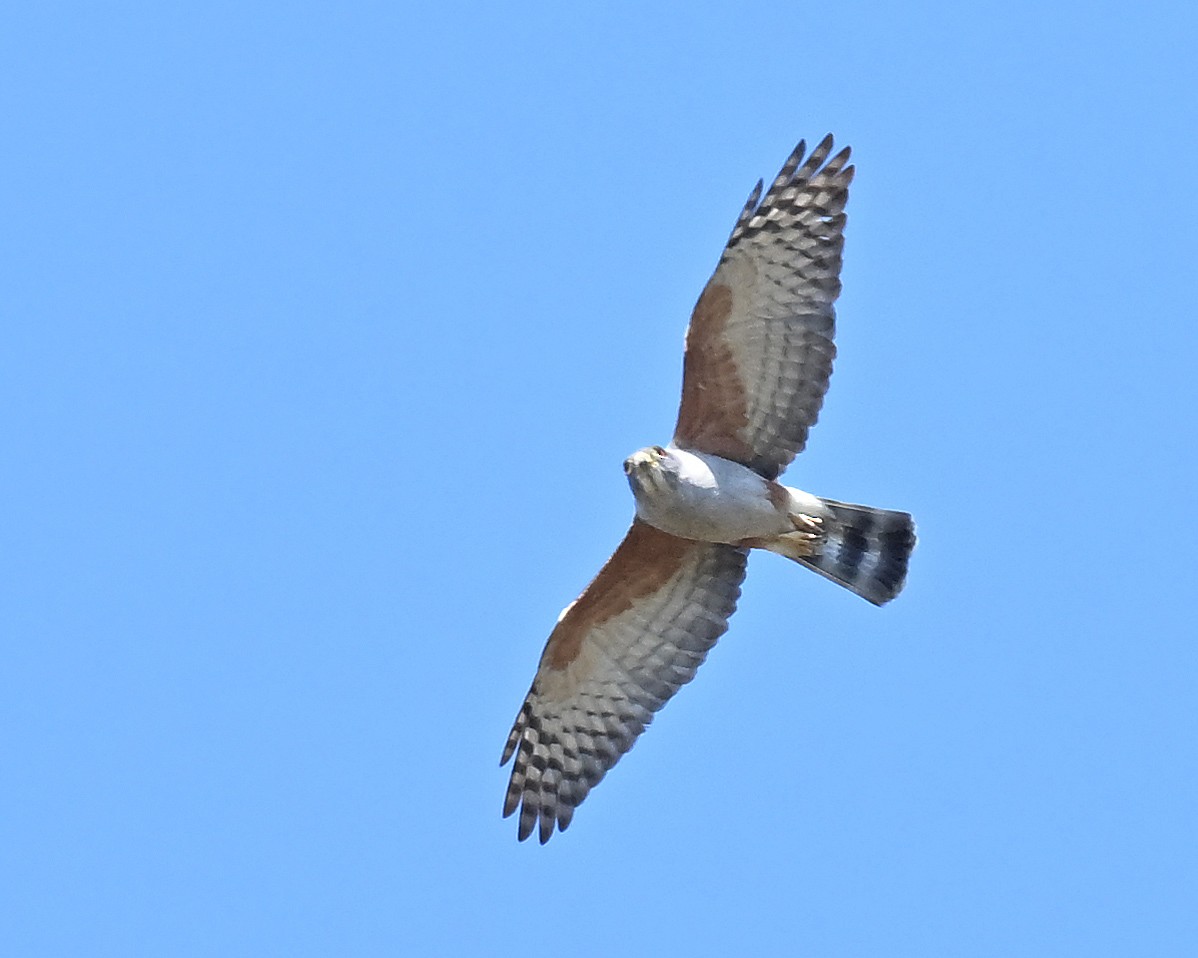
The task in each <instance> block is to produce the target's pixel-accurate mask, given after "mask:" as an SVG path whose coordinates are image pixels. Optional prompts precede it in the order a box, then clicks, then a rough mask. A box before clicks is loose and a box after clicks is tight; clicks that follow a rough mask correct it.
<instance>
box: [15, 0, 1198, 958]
mask: <svg viewBox="0 0 1198 958" xmlns="http://www.w3.org/2000/svg"><path fill="white" fill-rule="evenodd" d="M20 6H21V7H22V8H23V9H22V10H20V11H17V12H14V10H13V9H12V8H10V9H8V10H7V11H6V12H5V13H4V14H3V22H2V23H0V115H2V116H3V128H4V144H5V145H4V148H3V151H2V154H0V223H2V229H0V276H2V281H0V312H2V316H3V345H2V346H0V366H2V368H0V402H2V408H3V420H2V428H3V455H2V456H0V483H2V484H3V492H2V500H0V501H2V505H0V509H2V515H3V518H2V522H0V538H2V540H3V547H2V552H0V564H2V566H3V568H2V569H0V574H2V581H3V584H2V585H0V596H2V597H0V628H2V630H3V644H2V648H3V662H2V666H0V929H2V931H0V935H2V937H3V939H4V941H5V945H4V947H3V950H4V952H5V954H8V955H14V956H50V955H54V956H57V955H69V956H108V955H112V956H142V955H145V956H163V955H170V956H191V955H220V956H242V955H245V956H273V955H279V956H297V955H370V956H373V955H433V956H441V955H445V956H478V955H502V956H507V955H512V956H527V955H529V954H555V953H561V954H570V955H573V956H579V958H586V956H610V955H646V954H655V955H672V954H679V955H699V956H705V955H752V954H761V955H784V954H794V955H816V956H821V958H836V956H881V955H885V956H929V955H947V956H989V955H994V956H1011V955H1036V956H1045V955H1051V956H1057V955H1060V956H1077V955H1086V956H1105V955H1134V956H1141V955H1181V954H1186V953H1192V949H1193V948H1194V947H1195V944H1196V942H1198V907H1196V904H1195V903H1196V902H1198V827H1196V824H1195V823H1196V821H1198V744H1196V735H1198V628H1196V627H1195V599H1196V598H1198V561H1196V558H1195V542H1196V541H1198V519H1196V513H1198V507H1196V504H1195V485H1196V480H1198V469H1196V453H1195V446H1196V439H1198V435H1196V433H1198V429H1196V426H1195V417H1196V415H1198V401H1196V395H1198V386H1196V381H1198V335H1196V333H1195V316H1196V312H1198V309H1196V307H1198V302H1196V301H1198V266H1196V263H1198V190H1196V189H1195V163H1196V160H1195V157H1196V156H1198V65H1196V57H1195V49H1196V45H1198V13H1196V12H1195V11H1196V10H1198V8H1196V7H1195V5H1194V4H1192V3H1189V2H1184V3H1183V2H1176V3H1151V2H1150V3H1137V4H1129V3H1119V4H1113V3H1112V4H1108V3H1055V4H1054V3H1043V2H1035V3H1032V2H1021V0H1013V2H1004V3H986V4H960V3H897V2H896V3H853V2H845V3H839V4H835V5H829V4H816V3H807V4H798V3H777V4H756V5H738V4H714V3H712V4H702V3H699V4H694V3H691V4H681V3H679V4H656V3H649V4H646V3H638V4H624V3H618V4H605V5H603V6H601V7H600V6H598V5H594V6H586V5H582V6H569V7H567V6H566V5H562V4H536V5H524V6H510V5H508V6H502V7H501V6H499V5H495V6H490V5H482V4H454V3H438V4H428V5H425V6H423V7H421V8H416V7H411V8H408V9H405V8H404V5H403V4H395V3H350V4H345V3H337V4H332V3H329V4H305V3H286V4H284V3H277V4H266V3H247V2H244V0H241V2H237V3H209V4H198V5H188V6H189V7H190V9H185V8H183V5H176V4H163V3H148V2H147V3H140V4H135V3H128V4H78V3H75V4H71V3H66V4H38V5H20ZM828 131H833V132H834V133H835V134H836V135H837V138H838V142H842V143H848V144H851V145H852V146H853V147H854V158H855V162H856V164H857V167H858V172H857V178H856V180H855V182H854V184H853V190H852V195H851V200H850V203H849V226H848V242H847V248H846V260H845V269H844V276H843V279H844V283H845V287H844V294H843V296H842V297H841V300H840V303H839V308H838V312H839V324H840V334H839V346H840V358H839V359H838V362H837V367H836V374H835V376H834V377H833V380H832V388H831V392H830V394H829V397H828V402H827V404H826V406H825V411H824V415H823V416H822V418H821V421H820V424H819V426H818V427H817V428H816V429H815V430H814V432H813V435H812V438H811V444H810V448H809V451H808V452H807V453H806V454H804V455H803V457H802V458H801V459H800V460H799V461H798V463H797V464H796V466H795V468H794V469H793V470H792V471H791V472H790V473H788V477H789V479H790V481H791V482H792V483H793V484H796V485H801V486H803V487H805V488H807V489H810V490H812V491H814V492H817V493H822V494H825V495H829V496H833V497H836V498H840V499H848V500H855V501H862V502H868V503H872V504H876V505H879V506H890V507H895V508H904V509H908V510H910V511H911V512H913V513H914V514H915V516H916V519H917V521H918V523H919V530H920V535H921V540H920V546H919V548H918V550H917V552H916V555H915V558H914V561H913V565H912V571H911V576H910V579H909V583H908V588H907V591H906V592H905V593H904V594H903V595H902V596H901V597H900V598H899V600H898V601H896V602H895V603H894V604H893V605H890V606H888V607H886V608H885V609H881V610H878V609H875V608H872V607H870V606H869V605H867V604H866V603H865V602H862V601H861V600H860V599H857V598H856V597H854V596H852V595H851V594H849V593H848V592H845V591H843V590H839V589H837V588H835V587H834V586H833V585H831V584H830V583H828V582H825V581H823V580H821V579H819V578H818V577H816V576H813V575H811V574H809V573H806V572H804V571H803V570H801V569H799V568H797V567H796V566H794V565H792V564H790V563H787V562H786V561H785V560H783V559H780V558H777V557H775V556H769V555H760V556H756V557H754V559H753V561H752V563H751V570H750V574H749V578H748V580H747V583H746V587H745V591H744V594H743V597H742V600H741V607H740V611H739V612H738V613H737V615H736V616H735V618H734V619H733V622H732V628H731V631H730V632H729V633H728V635H727V636H725V638H724V639H723V640H721V642H720V644H719V645H718V646H717V647H716V649H715V650H714V652H713V653H712V655H711V656H710V658H709V660H708V662H707V664H706V665H705V666H704V667H703V668H702V669H701V670H700V673H699V676H698V678H697V680H696V681H695V683H694V684H693V685H691V686H688V687H687V688H685V689H684V690H683V691H682V692H681V694H679V696H678V697H677V698H676V699H675V700H674V701H673V702H671V703H670V704H669V705H668V706H667V708H666V709H665V711H664V712H662V713H661V715H660V716H659V717H658V719H657V721H656V722H655V724H654V725H653V727H652V728H651V729H650V730H649V731H648V733H647V734H646V735H645V736H644V737H643V738H642V739H641V741H640V742H639V743H638V745H637V747H636V748H635V749H634V750H633V752H632V753H631V754H629V755H628V756H627V757H626V758H625V759H624V761H623V762H622V763H621V764H620V765H619V766H618V767H617V768H616V770H615V771H614V772H613V773H612V774H611V775H610V776H609V777H608V778H607V779H606V780H605V781H604V782H603V784H602V785H601V786H600V787H599V788H598V789H596V790H595V792H593V793H592V795H591V797H590V798H589V799H588V801H587V802H586V804H585V805H584V806H583V807H582V808H581V809H580V810H579V813H578V815H577V816H576V818H575V820H574V824H573V826H572V827H571V828H570V830H569V831H568V832H566V833H565V834H564V835H561V836H557V837H555V838H554V839H553V841H552V842H551V843H550V844H549V845H547V846H545V847H543V848H542V847H540V846H538V845H536V843H535V842H530V843H524V844H520V843H518V842H517V841H516V835H515V831H516V829H515V824H514V823H513V822H512V821H510V820H509V821H502V820H501V819H500V815H499V812H500V805H501V799H502V794H503V790H504V787H505V784H506V780H507V770H501V769H500V768H499V767H498V764H497V762H498V758H499V754H500V750H501V747H502V745H503V742H504V739H505V737H506V735H507V731H508V728H509V727H510V724H511V720H512V718H513V717H514V715H515V713H516V710H517V708H518V706H519V704H520V702H521V700H522V698H523V696H524V693H525V691H526V689H527V687H528V683H529V681H530V680H531V677H532V674H533V671H534V668H535V665H536V661H537V657H538V656H539V654H540V651H541V648H542V645H543V643H544V640H545V637H546V635H547V634H548V632H549V629H550V628H551V626H552V624H553V622H554V620H555V618H556V616H557V614H558V611H559V610H560V609H561V607H562V606H563V605H565V604H566V603H567V602H568V601H569V600H571V599H572V598H573V597H574V596H575V595H576V594H577V593H578V592H579V591H580V589H581V588H582V587H583V586H584V585H585V584H586V583H587V581H588V580H589V579H590V577H591V576H592V575H594V573H595V572H596V571H597V570H598V568H599V566H600V564H601V563H602V562H603V560H604V559H605V558H606V557H607V555H608V554H609V553H610V551H611V549H612V548H613V547H614V546H615V544H616V543H617V542H618V540H619V539H620V537H621V535H622V534H623V532H624V529H625V528H626V525H627V522H628V519H629V516H630V514H631V498H630V495H629V493H628V490H627V487H626V485H625V482H624V477H623V475H622V473H621V470H620V463H621V461H622V459H623V458H624V456H626V455H627V454H628V453H629V452H631V451H632V450H634V449H636V448H638V447H639V446H642V445H645V444H647V443H651V442H662V441H664V440H666V439H668V437H669V434H670V430H671V427H672V425H673V419H674V414H675V411H676V408H677V400H678V392H679V382H680V371H681V344H682V336H683V331H684V328H685V324H686V320H687V318H688V316H689V312H690V308H691V306H692V305H693V303H694V301H695V299H696V297H697V295H698V293H699V290H700V289H701V288H702V285H703V283H704V282H705V281H706V279H707V276H708V275H709V274H710V271H711V269H712V267H713V266H714V264H715V261H716V259H717V257H718V255H719V252H720V250H721V248H722V246H723V243H724V241H725V239H726V238H727V235H728V232H729V230H730V229H731V227H732V224H733V222H734V220H735V218H736V215H737V213H738V211H739V209H740V207H741V204H742V203H743V201H744V199H745V197H746V195H747V194H748V192H749V190H750V188H751V187H752V185H753V183H754V182H755V181H756V180H757V179H758V177H762V176H764V177H769V176H771V175H772V174H773V173H774V172H775V171H776V170H777V168H778V166H779V165H780V164H781V162H782V161H783V160H784V159H785V157H786V155H787V154H788V153H789V151H790V150H791V148H792V147H793V146H794V144H795V142H796V141H797V140H798V139H799V138H800V137H806V138H807V139H808V141H809V142H811V141H814V140H817V139H818V138H819V137H820V136H822V135H823V134H824V133H825V132H828Z"/></svg>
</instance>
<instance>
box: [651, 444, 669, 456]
mask: <svg viewBox="0 0 1198 958" xmlns="http://www.w3.org/2000/svg"><path fill="white" fill-rule="evenodd" d="M653 451H654V452H655V453H657V454H658V455H659V456H664V455H665V454H666V451H665V450H664V449H663V448H662V447H661V446H654V447H653Z"/></svg>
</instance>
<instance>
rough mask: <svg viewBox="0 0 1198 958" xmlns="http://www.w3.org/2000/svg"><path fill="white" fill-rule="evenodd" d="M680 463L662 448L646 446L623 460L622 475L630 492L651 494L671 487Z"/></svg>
mask: <svg viewBox="0 0 1198 958" xmlns="http://www.w3.org/2000/svg"><path fill="white" fill-rule="evenodd" d="M679 466H680V463H679V462H678V460H677V458H676V457H674V456H673V455H671V453H670V452H669V450H667V449H665V448H664V447H662V446H646V447H645V448H644V449H639V450H637V451H636V452H634V453H633V454H632V455H631V456H629V457H628V458H627V459H625V460H624V475H626V476H627V477H628V484H629V485H630V486H631V487H632V491H633V492H634V493H636V492H652V491H657V490H660V489H663V488H666V487H667V484H670V485H672V484H673V482H674V481H675V480H676V479H677V477H678V469H679Z"/></svg>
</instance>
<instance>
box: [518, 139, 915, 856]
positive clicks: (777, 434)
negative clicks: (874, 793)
mask: <svg viewBox="0 0 1198 958" xmlns="http://www.w3.org/2000/svg"><path fill="white" fill-rule="evenodd" d="M831 154H832V137H831V135H828V136H826V137H825V138H824V139H823V140H822V141H821V142H820V144H819V145H818V146H817V147H816V148H815V149H814V150H812V151H811V153H810V155H807V154H806V144H805V143H802V142H800V143H799V145H798V146H797V147H796V148H795V151H794V152H793V153H792V154H791V155H790V158H789V159H788V160H787V161H786V163H785V165H784V166H783V167H782V170H781V172H779V173H778V176H777V177H776V178H775V179H774V181H773V183H772V184H771V185H770V188H769V190H768V191H767V192H766V193H765V195H764V197H763V196H762V187H763V184H762V182H760V181H758V183H757V186H756V187H755V188H754V190H753V192H752V193H751V194H750V195H749V199H748V202H746V203H745V206H744V209H743V210H741V213H740V216H739V217H738V218H737V221H736V226H735V227H734V228H733V230H732V235H731V237H730V238H729V239H728V245H727V246H726V247H725V248H724V252H723V255H721V257H720V261H719V264H718V265H717V266H716V269H715V272H714V273H713V274H712V277H711V279H710V280H709V281H708V283H707V286H706V287H705V288H704V290H703V293H702V295H700V297H699V301H698V303H697V304H696V305H695V309H694V312H693V313H692V314H691V321H690V326H689V328H688V329H687V333H686V353H685V357H684V359H683V372H682V404H681V406H680V408H679V410H678V423H677V426H676V427H675V429H674V437H673V439H672V440H670V442H669V443H668V444H667V445H665V446H649V447H648V448H645V449H641V450H640V451H639V452H635V453H633V454H632V455H631V456H629V457H628V458H627V459H626V460H625V461H624V472H625V474H626V475H627V477H628V484H629V485H630V486H631V487H632V494H633V498H634V499H635V500H636V516H635V517H634V518H633V520H632V528H630V529H629V530H628V534H627V535H626V536H625V537H624V541H623V542H621V543H620V545H619V547H618V548H617V549H616V551H615V553H614V554H613V555H612V557H611V558H610V559H608V561H607V564H606V565H604V567H603V568H602V569H601V570H600V571H599V574H598V575H597V576H596V577H595V579H594V581H593V582H591V584H590V585H589V586H587V588H586V590H585V591H584V592H583V593H582V595H580V596H579V597H578V598H577V599H576V600H575V601H574V602H572V603H570V605H568V606H567V607H566V608H565V610H564V611H563V612H562V614H561V616H560V617H559V618H558V621H557V625H556V627H555V628H554V629H553V632H552V633H551V634H550V636H549V641H548V642H547V643H546V645H545V651H544V653H542V655H541V661H540V665H539V667H538V668H537V673H536V677H535V678H534V679H533V683H532V688H531V689H530V690H529V692H528V697H527V698H526V699H525V700H524V704H523V705H522V706H521V708H520V713H519V715H517V717H516V722H515V725H514V726H513V727H512V731H511V734H509V735H508V740H507V746H506V747H505V748H504V750H503V758H502V760H501V762H500V764H501V765H504V764H506V763H507V762H508V761H509V760H510V759H511V758H512V757H513V756H515V759H516V761H515V764H514V766H513V767H512V775H511V779H510V782H509V784H508V789H507V795H506V798H505V800H504V805H503V814H504V817H507V816H509V815H511V814H513V813H515V812H516V811H517V810H519V813H520V815H519V830H518V835H519V838H520V840H521V841H523V840H524V839H526V838H527V837H528V836H529V835H531V834H532V833H533V832H534V831H535V832H537V833H538V837H539V838H540V840H541V842H542V843H544V842H547V841H548V840H549V838H550V836H551V835H552V834H553V831H554V828H555V827H556V828H557V829H559V830H563V831H564V830H565V828H566V827H567V826H568V825H569V824H570V821H571V819H572V818H573V816H574V809H576V808H577V807H578V806H579V805H580V804H582V801H583V799H585V798H586V797H587V793H588V792H590V790H591V789H592V788H594V787H595V785H597V784H598V783H599V780H600V779H602V778H603V776H604V775H605V774H606V773H607V771H608V770H609V769H610V768H611V767H612V766H613V765H615V764H616V762H617V761H619V759H620V756H622V755H623V754H624V753H625V752H627V751H628V750H629V749H630V748H631V747H632V745H633V743H634V742H635V741H636V738H637V736H639V735H640V734H641V732H642V731H644V729H645V726H646V725H648V724H649V722H650V721H651V720H652V718H653V713H654V712H656V711H657V710H658V709H660V708H661V707H662V706H663V705H665V703H666V702H667V701H668V700H669V699H670V697H671V696H673V695H674V693H675V692H677V691H678V689H679V688H681V687H682V686H683V685H685V684H686V683H687V682H689V681H690V680H691V679H692V678H694V676H695V671H696V669H698V667H699V665H700V664H701V663H702V662H703V659H704V658H705V657H706V655H707V653H708V651H709V650H710V649H711V647H712V646H713V645H714V644H715V642H716V639H718V638H719V637H720V636H721V635H723V634H724V632H725V631H726V630H727V628H728V619H729V617H730V616H731V615H732V613H733V611H735V609H736V600H737V598H738V597H739V596H740V586H741V582H742V581H743V580H744V576H745V566H746V562H747V559H748V555H749V551H750V550H751V549H766V550H768V551H770V552H776V553H778V554H780V555H783V556H785V557H786V558H788V559H792V560H794V561H795V562H797V563H799V564H800V565H803V566H806V567H807V568H808V569H811V570H812V571H814V572H818V573H819V574H820V575H822V576H824V577H825V578H828V579H831V580H832V581H833V582H836V583H838V584H840V585H842V586H844V587H845V588H847V589H849V590H851V591H853V592H855V593H856V594H857V595H859V596H861V597H862V598H864V599H866V600H868V601H869V602H872V603H874V604H875V605H882V604H883V603H884V602H888V601H890V600H891V599H893V598H894V597H895V596H896V595H897V594H898V593H899V590H900V589H902V587H903V581H904V579H905V578H906V574H907V560H908V558H909V557H910V555H911V550H912V549H913V548H914V546H915V528H914V524H913V523H912V521H911V516H909V515H908V514H907V513H905V512H891V511H889V510H885V509H873V508H871V507H869V506H859V505H850V504H849V503H845V502H837V501H835V500H833V499H823V498H820V497H819V496H814V495H812V494H811V493H808V492H802V491H801V490H799V489H794V488H791V487H790V486H785V485H782V484H781V483H780V482H779V481H778V477H779V476H780V475H781V473H782V471H783V470H784V469H785V468H786V467H787V466H788V465H789V464H790V462H791V460H793V459H794V457H795V456H796V455H797V454H798V453H799V452H800V451H802V449H803V447H804V446H805V445H806V442H807V432H808V430H809V429H810V428H811V426H812V425H814V424H815V421H816V417H817V416H818V415H819V410H820V406H821V405H822V403H823V399H824V393H825V392H826V391H827V388H828V379H829V377H830V376H831V374H832V358H833V356H834V355H835V353H836V347H835V346H834V345H833V342H832V339H833V334H834V331H835V311H834V310H833V303H835V301H836V297H837V296H838V295H839V294H840V264H841V252H842V250H843V247H844V224H845V213H844V208H845V203H846V201H847V200H848V189H849V183H850V182H851V181H852V179H853V167H852V166H849V165H848V161H849V150H848V148H847V147H846V148H845V149H843V150H841V151H840V152H839V153H837V154H836V155H835V156H832V155H831ZM830 156H831V159H829V157H830Z"/></svg>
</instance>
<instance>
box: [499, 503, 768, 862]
mask: <svg viewBox="0 0 1198 958" xmlns="http://www.w3.org/2000/svg"><path fill="white" fill-rule="evenodd" d="M746 555H747V553H746V551H745V550H744V549H739V548H736V547H735V546H729V545H720V544H718V543H709V542H695V541H692V540H689V539H678V538H675V537H674V536H671V535H667V534H666V533H664V532H660V531H659V530H657V529H655V528H653V527H652V526H650V525H647V524H645V523H643V522H641V521H640V520H639V519H637V520H633V523H632V528H631V529H629V530H628V535H627V536H625V538H624V541H623V542H622V543H621V544H620V546H619V548H617V549H616V551H615V554H614V555H613V556H612V557H611V558H610V559H609V560H608V561H607V564H606V565H605V566H604V567H603V569H602V570H601V571H600V572H599V575H598V576H596V577H595V580H594V581H593V582H592V583H591V584H590V585H589V586H588V587H587V589H586V591H585V592H583V594H582V595H581V596H579V598H578V599H577V601H575V602H574V603H573V604H572V605H570V606H568V607H567V609H566V611H565V612H564V613H562V616H561V618H560V619H559V620H558V623H557V627H556V628H555V629H554V630H553V633H552V634H551V635H550V636H549V641H548V643H547V644H546V646H545V651H544V653H543V654H542V656H541V664H540V667H539V668H538V669H537V675H536V678H535V679H534V680H533V683H532V688H531V689H530V690H529V693H528V698H526V699H525V700H524V705H523V706H522V707H521V708H520V714H519V715H518V716H517V717H516V724H515V725H514V726H513V728H512V731H511V734H510V735H509V736H508V740H507V747H506V748H505V749H504V751H503V759H502V761H501V762H500V764H506V763H507V761H508V760H509V759H510V758H511V757H512V756H513V755H515V757H516V762H515V765H514V766H513V768H512V777H511V781H510V782H509V784H508V790H507V797H506V799H505V801H504V805H503V814H504V816H505V817H506V816H508V815H511V814H512V813H513V812H515V811H516V809H519V810H520V824H519V836H520V839H521V841H523V840H524V839H525V838H527V837H528V836H529V835H531V834H532V832H533V831H534V830H538V831H539V837H540V840H541V842H542V843H544V842H546V841H548V840H549V837H550V836H551V835H552V834H553V830H554V827H555V826H556V827H557V828H559V829H563V830H564V829H565V828H566V826H567V825H569V824H570V819H571V818H572V817H573V815H574V809H575V808H576V807H577V806H578V805H579V804H581V802H582V800H583V799H584V798H586V796H587V793H588V792H589V791H590V790H591V788H593V787H594V786H595V785H596V784H597V783H598V782H599V780H600V779H601V778H603V776H604V775H605V774H606V773H607V770H608V769H610V768H611V767H612V766H613V765H615V764H616V762H617V761H619V759H620V756H621V755H623V754H624V753H625V752H627V751H628V750H629V749H630V748H631V747H632V744H633V742H635V741H636V738H637V736H638V735H640V733H641V732H642V731H644V728H645V726H646V725H648V724H649V722H650V721H651V720H652V718H653V713H654V712H656V711H657V710H658V709H660V708H661V707H662V706H663V705H664V704H665V703H666V701H667V700H668V699H669V698H670V697H671V696H672V695H673V694H674V693H675V692H677V691H678V689H679V688H681V687H682V686H683V685H685V684H686V683H687V682H689V681H690V680H691V679H692V678H694V675H695V670H696V669H697V668H698V667H699V665H700V664H701V663H702V662H703V659H704V658H705V657H706V655H707V652H708V650H709V649H710V648H711V647H712V646H713V645H714V644H715V641H716V639H718V638H719V637H720V636H721V635H723V634H724V631H725V630H726V629H727V628H728V617H729V616H731V615H732V613H733V611H734V610H735V609H736V600H737V598H738V597H739V595H740V584H741V582H742V581H743V580H744V576H745V562H746Z"/></svg>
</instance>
